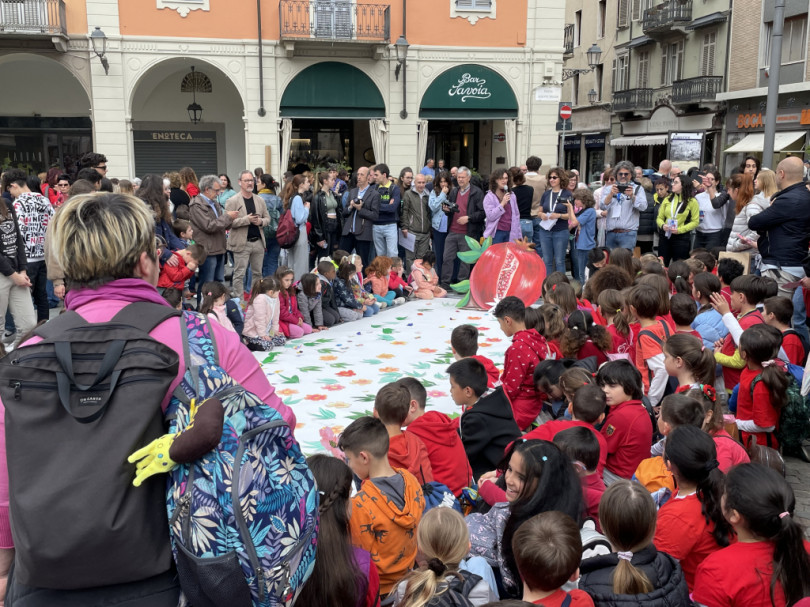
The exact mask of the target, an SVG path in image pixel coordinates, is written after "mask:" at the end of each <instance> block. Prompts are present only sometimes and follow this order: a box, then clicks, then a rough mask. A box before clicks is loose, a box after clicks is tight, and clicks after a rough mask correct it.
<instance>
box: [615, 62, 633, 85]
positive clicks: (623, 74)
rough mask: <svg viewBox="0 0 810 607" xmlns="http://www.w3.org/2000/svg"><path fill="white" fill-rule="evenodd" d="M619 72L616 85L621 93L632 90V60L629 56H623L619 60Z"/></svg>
mask: <svg viewBox="0 0 810 607" xmlns="http://www.w3.org/2000/svg"><path fill="white" fill-rule="evenodd" d="M617 61H618V71H617V78H618V82H617V83H616V84H617V86H618V87H619V90H620V91H626V90H627V89H629V88H630V77H629V76H630V58H629V57H628V56H627V55H622V56H621V57H618V58H617Z"/></svg>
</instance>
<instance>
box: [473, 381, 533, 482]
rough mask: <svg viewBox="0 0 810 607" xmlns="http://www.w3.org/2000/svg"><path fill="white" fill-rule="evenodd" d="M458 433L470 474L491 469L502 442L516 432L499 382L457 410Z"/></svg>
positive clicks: (476, 476)
mask: <svg viewBox="0 0 810 607" xmlns="http://www.w3.org/2000/svg"><path fill="white" fill-rule="evenodd" d="M459 434H460V435H461V442H462V444H463V445H464V452H465V453H466V454H467V459H468V460H469V461H470V466H472V470H473V477H474V478H478V477H480V476H481V475H482V474H483V473H484V472H489V471H490V470H495V468H496V466H497V464H498V462H499V461H501V459H502V458H503V452H504V449H506V445H508V444H509V443H511V442H512V441H513V440H515V439H516V438H518V437H519V436H520V429H519V428H518V426H517V424H516V423H515V418H514V417H513V415H512V409H511V408H510V407H509V401H508V400H507V398H506V396H505V395H504V391H503V387H502V386H498V387H497V388H495V389H494V390H489V391H487V392H484V393H483V394H482V395H481V397H480V398H479V399H478V401H477V402H476V403H475V404H474V405H473V406H472V407H470V408H469V409H467V410H466V411H465V412H464V413H462V414H461V421H460V423H459Z"/></svg>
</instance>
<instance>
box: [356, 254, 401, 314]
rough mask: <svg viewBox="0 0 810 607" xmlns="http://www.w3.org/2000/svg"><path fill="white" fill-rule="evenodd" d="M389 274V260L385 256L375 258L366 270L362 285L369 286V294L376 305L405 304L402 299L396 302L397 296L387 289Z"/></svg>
mask: <svg viewBox="0 0 810 607" xmlns="http://www.w3.org/2000/svg"><path fill="white" fill-rule="evenodd" d="M390 272H391V258H390V257H386V256H385V255H378V256H377V257H375V258H374V259H373V260H372V262H371V263H370V264H368V267H367V268H366V278H365V280H363V284H364V285H368V284H370V285H371V292H372V294H373V295H374V299H376V300H377V302H378V303H384V304H386V305H387V306H393V305H395V304H400V303H405V300H404V299H401V300H400V301H397V298H396V297H397V294H396V293H395V292H394V291H392V290H390V289H389V288H388V279H389V273H390Z"/></svg>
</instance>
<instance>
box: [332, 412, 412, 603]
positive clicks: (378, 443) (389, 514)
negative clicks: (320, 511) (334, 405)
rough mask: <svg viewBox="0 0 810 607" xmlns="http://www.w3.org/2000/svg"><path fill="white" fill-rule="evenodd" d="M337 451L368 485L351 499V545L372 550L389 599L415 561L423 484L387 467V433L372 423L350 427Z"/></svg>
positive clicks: (361, 420) (360, 421)
mask: <svg viewBox="0 0 810 607" xmlns="http://www.w3.org/2000/svg"><path fill="white" fill-rule="evenodd" d="M338 449H340V450H341V451H343V453H344V454H345V455H346V462H347V463H348V464H349V467H350V468H351V469H352V472H354V473H355V474H356V475H357V476H358V477H360V479H361V480H362V481H363V484H362V485H361V487H360V491H358V492H357V494H356V495H355V496H354V497H353V498H352V514H351V520H350V528H351V532H352V543H353V544H354V545H355V546H358V547H360V548H363V549H364V550H368V551H369V552H370V553H371V559H372V560H373V561H374V564H375V565H377V570H378V571H379V573H380V595H381V596H385V595H387V594H388V593H390V592H391V591H392V590H393V589H394V587H395V585H396V583H397V582H398V581H399V580H400V579H402V577H403V576H404V575H405V574H406V573H407V572H408V571H409V570H410V568H411V567H412V565H413V562H414V559H415V558H416V528H417V525H418V524H419V521H420V520H421V518H422V512H423V511H424V509H425V499H424V497H423V496H422V489H421V487H420V486H419V481H417V480H416V478H415V477H414V476H413V475H412V474H411V473H410V472H408V471H407V470H402V469H396V470H395V469H394V468H392V467H391V465H390V464H389V463H388V432H387V431H386V429H385V425H384V424H383V423H382V422H381V421H380V420H379V419H375V418H373V417H361V418H358V419H356V420H354V421H353V422H352V423H351V424H349V425H348V426H347V427H346V429H345V430H344V431H343V433H342V434H341V435H340V438H339V439H338Z"/></svg>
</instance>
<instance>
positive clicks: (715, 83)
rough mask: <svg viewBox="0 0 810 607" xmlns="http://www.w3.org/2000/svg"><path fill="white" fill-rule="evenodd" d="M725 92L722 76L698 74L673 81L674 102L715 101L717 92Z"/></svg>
mask: <svg viewBox="0 0 810 607" xmlns="http://www.w3.org/2000/svg"><path fill="white" fill-rule="evenodd" d="M721 92H723V77H722V76H698V77H697V78H687V79H686V80H676V81H675V82H673V83H672V102H673V103H682V104H687V103H699V102H701V101H714V98H715V96H716V95H717V93H721Z"/></svg>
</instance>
